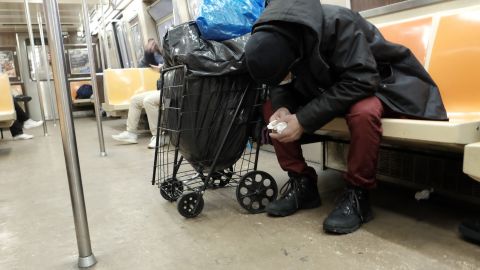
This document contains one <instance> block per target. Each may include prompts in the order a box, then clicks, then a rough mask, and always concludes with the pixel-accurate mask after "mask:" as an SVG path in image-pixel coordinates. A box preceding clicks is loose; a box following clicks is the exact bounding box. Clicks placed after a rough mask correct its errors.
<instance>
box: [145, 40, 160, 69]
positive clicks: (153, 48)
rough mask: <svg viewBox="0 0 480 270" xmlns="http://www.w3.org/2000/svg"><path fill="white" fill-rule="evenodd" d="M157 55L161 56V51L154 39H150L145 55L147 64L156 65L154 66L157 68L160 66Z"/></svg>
mask: <svg viewBox="0 0 480 270" xmlns="http://www.w3.org/2000/svg"><path fill="white" fill-rule="evenodd" d="M155 54H160V55H161V51H160V48H159V46H158V44H157V42H156V41H155V40H154V39H153V38H150V39H148V42H147V44H146V45H145V48H144V53H143V60H144V61H145V64H147V65H154V66H157V65H158V64H160V63H158V61H157V59H156V58H155Z"/></svg>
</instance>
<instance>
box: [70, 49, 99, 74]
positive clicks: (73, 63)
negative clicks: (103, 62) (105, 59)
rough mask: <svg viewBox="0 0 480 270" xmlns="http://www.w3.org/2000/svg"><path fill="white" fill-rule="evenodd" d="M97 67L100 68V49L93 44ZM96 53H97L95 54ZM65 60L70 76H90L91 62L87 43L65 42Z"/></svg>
mask: <svg viewBox="0 0 480 270" xmlns="http://www.w3.org/2000/svg"><path fill="white" fill-rule="evenodd" d="M93 51H94V57H93V58H94V60H95V67H96V69H97V71H98V70H99V66H100V65H99V63H98V58H99V57H98V51H97V46H96V44H93ZM95 53H96V54H95ZM65 56H66V57H65V61H66V67H67V76H68V77H69V78H80V77H81V78H84V77H90V62H89V59H88V48H87V44H65Z"/></svg>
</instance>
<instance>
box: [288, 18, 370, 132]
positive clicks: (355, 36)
mask: <svg viewBox="0 0 480 270" xmlns="http://www.w3.org/2000/svg"><path fill="white" fill-rule="evenodd" d="M333 24H334V25H335V26H334V27H335V34H333V35H332V36H331V37H329V39H328V40H326V42H329V44H327V47H328V48H332V49H329V50H327V51H329V53H327V54H326V55H323V56H324V57H325V59H326V62H327V63H328V64H329V65H330V68H331V74H332V75H331V76H332V78H333V79H334V81H335V82H334V83H333V85H332V86H330V88H328V89H325V91H324V92H323V93H321V94H319V95H317V96H316V97H315V98H314V99H313V100H311V101H310V102H309V103H307V104H306V105H305V106H304V107H302V108H301V109H300V110H299V111H298V112H297V119H298V121H299V123H300V124H301V125H302V127H303V128H304V129H305V131H306V132H308V133H312V132H314V131H315V130H317V129H319V128H321V127H322V126H323V125H325V124H327V123H328V122H330V121H331V120H332V119H333V118H335V117H337V116H340V115H344V114H345V113H346V112H347V111H348V109H349V108H350V106H352V105H353V104H354V103H355V102H357V101H359V100H361V99H364V98H366V97H369V96H372V95H373V94H374V92H375V90H376V88H377V85H378V83H379V75H378V72H377V68H376V62H375V58H374V57H373V54H372V52H371V51H370V48H369V45H368V42H367V39H366V37H365V34H364V33H363V31H361V29H360V28H359V27H358V26H357V25H356V24H355V23H354V22H353V21H352V19H337V20H336V21H335V22H333ZM324 42H325V41H324Z"/></svg>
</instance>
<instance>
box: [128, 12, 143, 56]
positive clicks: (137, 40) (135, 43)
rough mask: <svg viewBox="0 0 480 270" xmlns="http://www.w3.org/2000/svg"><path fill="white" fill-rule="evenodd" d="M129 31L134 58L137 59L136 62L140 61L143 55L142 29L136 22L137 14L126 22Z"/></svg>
mask: <svg viewBox="0 0 480 270" xmlns="http://www.w3.org/2000/svg"><path fill="white" fill-rule="evenodd" d="M128 24H129V28H130V29H129V31H130V40H131V44H132V48H133V52H134V54H135V56H134V58H135V59H136V61H137V64H138V63H140V61H141V60H142V57H143V46H144V45H143V39H142V30H141V29H140V24H139V23H138V16H135V18H133V19H132V20H130V21H129V22H128Z"/></svg>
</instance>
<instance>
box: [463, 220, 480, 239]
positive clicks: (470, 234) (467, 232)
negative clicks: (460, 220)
mask: <svg viewBox="0 0 480 270" xmlns="http://www.w3.org/2000/svg"><path fill="white" fill-rule="evenodd" d="M458 231H459V232H460V234H462V236H463V237H465V238H467V239H470V240H472V241H475V242H478V243H480V232H478V231H475V230H472V229H470V228H468V227H466V226H463V225H462V224H460V226H458Z"/></svg>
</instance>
